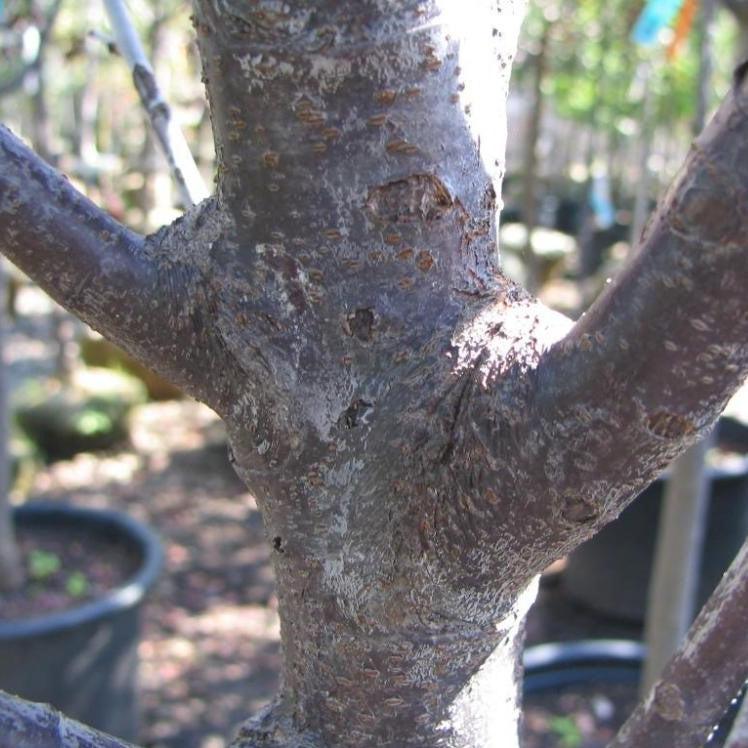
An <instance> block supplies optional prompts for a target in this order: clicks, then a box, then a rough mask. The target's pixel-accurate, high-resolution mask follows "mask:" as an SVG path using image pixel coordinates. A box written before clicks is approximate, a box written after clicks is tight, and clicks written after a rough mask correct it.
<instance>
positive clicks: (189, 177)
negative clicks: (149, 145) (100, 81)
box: [104, 0, 209, 207]
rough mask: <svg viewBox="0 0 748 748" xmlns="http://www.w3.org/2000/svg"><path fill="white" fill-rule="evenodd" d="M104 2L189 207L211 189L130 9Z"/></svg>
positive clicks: (111, 0) (118, 0)
mask: <svg viewBox="0 0 748 748" xmlns="http://www.w3.org/2000/svg"><path fill="white" fill-rule="evenodd" d="M104 5H105V7H106V11H107V14H108V15H109V21H110V23H111V24H112V31H113V32H114V36H115V39H116V40H117V48H118V49H119V52H120V54H121V55H122V56H123V57H124V58H125V60H126V61H127V64H128V65H129V66H130V70H131V71H132V78H133V82H134V83H135V88H136V90H137V92H138V95H139V96H140V100H141V102H142V103H143V106H144V107H145V110H146V112H147V113H148V117H149V118H150V120H151V125H152V126H153V130H154V132H155V133H156V139H157V140H158V142H159V145H160V146H161V150H162V151H163V153H164V155H165V156H166V160H167V161H168V163H169V168H170V169H171V172H172V175H173V176H174V180H175V181H176V183H177V187H178V188H179V192H180V195H181V198H182V201H183V202H184V204H185V206H187V207H189V206H190V205H196V204H197V203H199V202H201V201H202V200H204V199H205V198H206V197H208V195H209V193H208V189H207V187H206V186H205V182H204V181H203V178H202V177H201V176H200V172H199V171H198V168H197V165H196V164H195V160H194V159H193V158H192V154H191V153H190V149H189V146H188V145H187V141H186V140H185V139H184V134H183V133H182V131H181V129H180V128H179V125H177V124H176V122H174V119H173V118H172V116H171V109H170V107H169V105H168V103H167V102H166V100H165V99H164V97H163V95H162V93H161V90H160V89H159V87H158V83H157V82H156V78H155V76H154V74H153V68H152V67H151V64H150V63H149V61H148V58H147V57H146V55H145V52H144V51H143V47H142V45H141V43H140V39H139V37H138V34H137V31H136V30H135V28H134V27H133V25H132V22H131V21H130V17H129V15H128V13H127V8H126V7H125V4H124V3H123V2H122V1H121V0H104Z"/></svg>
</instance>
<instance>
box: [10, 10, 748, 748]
mask: <svg viewBox="0 0 748 748" xmlns="http://www.w3.org/2000/svg"><path fill="white" fill-rule="evenodd" d="M194 9H195V17H194V23H195V27H196V30H197V34H198V40H199V44H200V49H201V57H202V60H203V73H204V78H205V81H206V86H207V90H208V96H209V99H210V102H211V107H212V117H213V126H214V136H215V141H216V152H217V154H218V162H219V172H218V190H217V194H216V196H215V197H214V198H212V199H210V200H207V201H205V202H203V203H202V204H200V205H199V206H196V207H195V208H194V209H192V210H191V211H189V212H188V213H187V215H186V216H185V217H184V218H181V219H179V220H177V221H176V222H174V223H173V224H171V225H170V226H168V227H166V228H164V229H161V230H160V231H158V232H156V233H155V234H152V235H149V236H146V237H143V236H139V235H137V234H135V233H134V232H132V231H130V230H128V229H125V228H124V227H122V226H121V225H119V224H118V223H117V222H116V221H114V220H113V219H112V218H111V217H109V216H107V215H106V214H104V213H103V212H101V211H100V210H99V209H97V208H95V206H94V205H93V204H92V203H90V202H89V201H87V200H86V199H85V198H83V197H82V196H81V195H80V194H78V193H77V192H76V191H75V190H74V189H73V188H72V187H71V186H70V185H69V183H68V182H67V181H66V180H65V179H64V178H62V177H60V176H59V175H58V174H57V173H55V172H54V171H53V170H52V169H51V168H50V167H48V166H46V165H45V164H44V163H42V162H40V160H39V159H38V158H36V157H35V156H34V155H33V154H32V153H30V152H29V151H28V149H26V148H25V146H23V145H22V144H21V143H20V142H19V141H18V140H17V139H16V138H14V137H13V136H12V135H11V134H10V133H9V132H8V131H7V130H3V131H2V133H1V134H0V167H1V168H0V235H1V236H2V240H0V242H1V246H2V251H3V252H4V253H5V254H6V255H7V256H8V257H10V258H11V259H12V260H13V261H14V262H15V263H17V264H18V265H19V266H20V267H22V268H23V269H24V270H25V271H26V272H28V273H29V274H30V275H32V276H33V277H34V278H35V279H36V280H37V281H38V282H39V283H40V284H41V285H42V286H43V287H45V288H46V289H47V290H48V291H49V292H50V293H51V294H52V295H53V296H54V297H55V298H57V299H58V301H60V303H62V304H63V305H65V306H67V307H68V308H69V309H70V310H72V311H74V312H75V313H76V314H78V315H79V316H81V318H83V319H84V320H86V321H88V322H89V323H90V324H92V325H93V326H94V327H95V328H97V329H99V330H100V331H101V332H102V333H103V334H105V335H106V336H107V337H109V338H111V339H112V340H114V341H115V342H117V343H118V344H120V345H122V346H123V347H125V348H126V349H127V350H128V351H130V352H131V353H132V354H133V355H135V356H136V357H138V358H139V359H141V360H142V361H144V362H145V363H147V364H148V365H150V366H152V367H153V368H154V369H156V370H157V371H159V372H160V373H162V374H164V375H165V376H167V377H169V378H170V379H172V380H173V381H174V382H175V383H177V384H178V385H180V386H181V387H183V388H184V389H185V390H186V391H187V392H189V393H191V394H192V395H194V396H195V397H197V398H199V399H201V400H203V401H205V402H206V403H208V404H209V405H210V406H211V407H213V408H214V409H215V410H216V411H217V412H218V413H219V414H220V415H221V416H222V417H223V418H224V420H225V422H226V424H227V427H228V431H229V436H230V441H231V450H232V456H233V460H234V462H235V465H236V468H237V471H238V472H239V474H240V475H241V476H242V477H243V478H244V480H245V481H246V483H247V485H248V486H249V487H250V488H251V490H252V491H253V492H254V493H255V494H256V496H257V498H258V502H259V504H260V506H261V509H262V511H263V515H264V520H265V526H266V531H267V534H268V539H269V542H270V543H271V544H272V547H273V549H274V554H273V555H274V566H275V572H276V578H277V584H278V593H279V603H280V615H281V621H282V639H283V648H284V667H283V689H282V691H281V693H280V694H279V697H278V699H277V701H276V702H275V703H274V704H272V705H271V706H270V707H269V708H268V709H267V710H266V711H265V712H264V713H263V714H261V715H259V716H258V717H257V718H256V719H255V720H253V721H251V722H249V723H247V725H246V727H245V728H244V729H243V731H242V733H241V734H240V736H239V738H238V739H237V745H245V746H250V745H251V746H260V745H262V746H354V745H356V746H360V745H390V746H406V745H413V746H417V745H422V746H432V745H445V746H489V745H501V746H509V745H512V744H514V743H516V739H517V738H516V719H517V693H518V670H519V667H518V662H519V660H518V657H519V652H520V649H521V639H522V636H521V632H522V623H523V620H524V616H525V614H526V611H527V608H528V606H529V604H530V603H531V601H532V599H533V597H534V590H535V582H536V578H537V575H538V574H539V573H540V571H541V570H542V569H543V568H544V567H545V566H546V565H547V563H548V562H550V561H552V560H554V559H555V558H558V557H559V556H561V555H563V554H564V553H566V552H568V551H569V550H570V549H572V548H573V547H574V546H576V545H577V544H579V543H580V542H582V541H583V540H584V539H586V538H587V537H589V536H590V535H591V534H593V533H594V532H595V530H597V529H598V528H599V527H601V526H602V525H603V524H604V523H605V522H607V521H609V520H610V519H612V518H613V517H614V516H616V515H617V514H618V512H620V510H621V509H622V508H623V507H624V506H625V505H626V504H627V502H628V501H630V500H631V499H632V498H633V497H634V496H635V495H636V493H637V492H638V491H639V490H640V489H641V488H642V487H643V486H644V485H646V483H648V482H649V481H650V480H651V479H652V478H653V477H654V476H655V475H656V474H657V473H658V472H660V471H661V470H662V468H663V467H664V466H665V465H666V464H667V463H668V462H669V461H670V460H671V459H672V458H673V457H674V456H675V455H676V454H678V453H679V452H681V451H682V450H683V449H684V448H685V447H686V446H688V445H689V444H690V443H692V442H693V441H694V440H695V439H697V438H698V437H699V436H701V435H702V434H704V433H705V432H706V431H707V430H708V429H709V427H710V426H711V424H712V423H713V421H714V420H715V419H716V417H717V415H718V414H719V412H720V410H721V408H722V407H723V406H724V404H725V402H726V401H727V399H728V397H729V396H730V395H731V394H732V392H733V391H734V390H735V389H737V387H738V386H739V385H740V383H741V382H742V381H743V380H744V379H745V376H746V374H748V346H747V345H746V340H747V339H748V309H747V308H746V296H745V292H744V289H745V285H746V281H748V277H747V273H748V269H747V265H746V263H745V255H746V244H745V238H744V236H745V232H744V220H743V217H742V213H741V211H740V207H739V206H741V205H743V203H744V200H745V198H744V191H745V189H746V179H748V176H747V175H745V174H742V173H741V172H739V171H736V170H735V164H740V163H741V162H742V160H743V158H744V154H743V149H744V143H745V142H746V137H745V136H746V130H747V129H748V122H746V118H745V115H744V111H745V106H746V97H748V91H747V90H746V87H745V84H744V82H743V80H742V77H740V76H739V77H738V79H737V80H736V83H735V86H734V89H733V90H732V91H731V93H730V95H729V96H728V98H727V100H726V102H725V104H724V105H723V107H722V108H721V109H720V112H719V113H718V115H717V117H716V119H715V120H714V121H713V122H712V124H711V125H710V126H709V128H708V129H707V131H706V132H705V133H704V135H702V136H701V138H700V139H699V140H698V141H697V145H696V146H695V148H694V149H693V151H692V153H691V155H690V156H689V159H688V162H687V164H686V166H685V169H684V171H683V173H682V176H681V177H680V179H679V180H678V181H677V182H676V184H675V185H674V186H673V188H672V189H671V191H670V192H669V194H668V196H667V198H666V200H665V202H664V203H663V206H662V207H661V209H660V210H659V212H658V213H657V214H656V215H655V216H654V218H653V219H652V220H651V221H650V224H649V227H648V230H647V232H646V236H645V237H644V240H643V244H642V247H641V249H640V251H639V252H638V253H637V255H636V257H635V258H634V260H633V261H632V262H631V263H630V264H629V266H628V267H627V268H626V269H625V270H624V272H623V273H622V274H621V275H620V277H619V278H618V279H617V281H616V282H615V283H614V284H612V285H611V287H610V288H609V289H608V291H607V292H606V293H605V294H604V295H603V296H602V297H601V298H600V299H599V300H598V302H597V303H596V305H595V306H594V307H593V308H592V309H591V310H590V311H589V312H588V314H587V315H586V316H585V317H583V318H582V319H581V320H580V321H579V322H578V323H576V324H574V325H572V324H571V323H570V322H569V321H568V320H566V319H565V318H563V317H562V316H561V315H558V314H556V313H554V312H552V311H550V310H548V309H547V308H545V307H543V306H542V305H541V304H540V303H539V302H538V301H537V300H535V299H534V298H532V297H531V296H529V295H528V294H527V293H526V292H525V291H524V290H523V289H521V288H519V287H518V286H516V285H515V284H513V283H511V282H510V281H509V280H507V279H506V278H505V277H504V276H503V275H502V274H501V272H500V269H499V266H498V253H497V247H496V241H495V236H496V212H497V205H499V204H500V203H499V189H500V182H501V177H502V174H503V165H504V146H505V132H504V131H503V128H502V126H501V123H502V122H503V121H504V106H505V95H506V87H507V82H508V77H509V70H510V67H511V62H512V58H513V55H514V51H515V46H516V38H517V33H518V29H519V23H520V20H521V14H522V8H521V6H520V4H518V3H515V2H513V0H499V2H495V0H490V1H489V0H479V1H476V2H475V3H472V4H471V5H470V6H469V7H465V5H464V4H462V3H457V2H451V1H447V0H445V1H444V2H440V3H436V2H427V3H423V2H415V1H412V2H411V0H401V1H399V2H389V3H381V2H376V1H375V0H362V2H359V3H356V4H355V6H354V5H351V4H347V3H337V2H332V0H330V1H329V2H328V1H327V0H320V1H319V2H318V3H316V5H315V7H314V11H313V12H312V10H310V8H309V6H308V4H306V3H286V4H284V5H283V6H279V5H277V4H276V3H274V2H262V3H259V4H256V5H252V6H251V7H249V6H248V5H247V4H245V3H239V2H233V0H222V2H217V0H196V2H194ZM487 75H488V76H489V79H490V80H491V82H492V84H493V86H492V88H491V89H487V87H486V85H484V81H485V80H486V76H487ZM489 90H490V93H489V92H488V91H489ZM736 206H738V209H737V210H736ZM744 566H745V565H744V564H742V559H741V562H739V563H738V565H737V566H736V567H735V569H734V570H733V574H732V576H731V577H730V578H729V579H728V582H727V586H726V587H725V588H723V590H722V592H721V593H718V596H717V598H716V599H715V601H713V609H712V611H711V614H710V615H708V616H707V618H706V622H705V623H704V622H702V624H701V626H702V628H701V630H700V631H701V634H702V635H700V636H699V637H697V638H696V639H695V640H694V641H695V644H694V645H693V650H692V651H691V652H690V659H688V658H687V662H686V665H685V666H681V669H680V670H678V669H677V667H676V669H675V671H674V678H675V682H672V683H671V682H668V683H666V684H665V685H664V691H663V690H662V689H661V694H662V698H660V700H657V699H655V700H654V701H653V702H652V703H651V704H650V712H651V711H652V709H653V710H654V712H653V713H654V718H656V719H659V720H660V722H663V723H664V724H663V725H660V724H659V723H658V726H659V727H660V732H659V733H658V737H657V739H658V740H659V741H660V742H658V743H656V744H657V745H663V744H668V742H667V731H668V730H670V731H671V733H673V732H674V731H680V732H681V733H683V734H687V736H688V739H689V740H691V741H693V742H692V743H688V744H694V745H697V744H698V742H697V741H698V740H699V739H701V737H703V736H702V733H703V731H704V729H707V727H708V724H707V722H708V719H709V718H713V717H714V716H716V714H718V713H719V712H718V711H715V710H718V709H719V708H720V705H721V707H722V708H724V706H725V693H734V692H735V691H736V690H737V686H738V684H739V683H740V682H741V681H742V679H744V678H745V668H744V665H743V663H744V662H745V661H746V660H745V656H748V652H746V651H745V650H746V648H748V641H746V637H745V636H744V633H743V631H742V629H737V628H736V627H735V626H734V625H733V627H732V628H730V627H727V628H726V629H724V630H723V631H721V634H723V638H722V641H730V643H731V644H733V645H734V648H733V650H731V659H730V660H729V661H727V662H725V661H724V658H723V659H722V660H719V663H718V664H720V665H722V666H723V671H722V679H721V681H720V683H719V684H718V686H716V687H714V688H712V689H710V690H709V691H708V694H707V695H708V696H709V697H710V698H709V699H708V700H707V702H708V703H707V704H706V705H705V704H704V699H703V696H704V694H705V693H706V691H704V689H703V688H701V686H702V685H703V683H702V682H701V681H694V680H689V679H688V678H685V679H684V678H683V677H682V676H681V677H680V679H678V678H679V673H681V671H682V670H683V668H684V667H685V668H686V670H687V667H688V663H697V662H700V660H699V658H698V656H696V655H695V654H694V653H695V652H696V653H699V654H701V653H702V650H703V647H708V646H709V645H710V644H712V643H713V641H714V640H715V638H717V634H718V633H720V632H717V629H716V628H715V623H714V622H715V620H716V619H717V616H716V613H717V612H719V611H720V610H721V609H723V608H727V609H728V612H730V613H731V614H732V615H731V617H729V618H728V620H730V621H732V623H733V624H734V622H735V621H736V620H740V618H739V616H740V614H742V613H744V611H745V594H744V592H745V576H746V575H745V568H744ZM720 595H721V596H720ZM728 603H729V605H728ZM730 606H732V607H731V608H730ZM704 627H706V628H704ZM727 634H731V635H730V636H729V637H728V636H727ZM700 647H701V648H700ZM743 655H745V656H743ZM674 689H675V690H674ZM730 689H731V690H730ZM699 699H701V701H699ZM691 700H693V701H694V703H697V702H698V704H699V705H700V706H703V708H701V709H699V712H698V714H699V717H700V720H701V721H699V723H698V724H693V720H691V719H690V718H691V717H692V716H693V713H694V712H693V711H690V710H689V709H688V705H689V703H690V702H691ZM4 703H7V702H4ZM673 704H675V707H673ZM671 707H672V708H671ZM25 709H26V711H25V712H23V714H26V715H27V716H28V715H29V714H30V712H29V711H28V708H25ZM710 709H711V711H709V710H710ZM17 717H18V719H19V720H21V717H22V714H21V713H18V712H17ZM646 719H648V717H646V715H645V717H643V718H642V717H639V718H638V720H639V722H638V724H639V725H642V724H646ZM705 720H707V721H705ZM17 724H23V722H22V721H19V722H18V723H17ZM632 734H634V733H633V732H632ZM663 734H664V735H665V736H666V737H665V742H664V743H663V742H662V736H663ZM628 744H629V745H636V746H637V748H639V746H643V745H646V742H642V741H641V740H639V742H629V743H628ZM672 744H673V745H675V744H676V743H672ZM682 744H684V745H685V744H686V743H682ZM653 745H654V744H653Z"/></svg>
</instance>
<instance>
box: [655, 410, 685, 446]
mask: <svg viewBox="0 0 748 748" xmlns="http://www.w3.org/2000/svg"><path fill="white" fill-rule="evenodd" d="M647 430H648V431H649V432H650V433H652V434H654V435H655V436H659V437H660V438H661V439H680V438H681V437H683V436H689V435H690V434H693V433H694V432H695V431H696V429H695V428H694V425H693V424H692V423H691V421H689V420H688V419H687V418H684V417H683V416H679V415H678V414H677V413H668V412H667V411H665V410H658V411H657V412H656V413H654V414H653V415H651V416H649V418H647Z"/></svg>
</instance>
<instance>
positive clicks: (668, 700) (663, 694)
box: [654, 683, 686, 722]
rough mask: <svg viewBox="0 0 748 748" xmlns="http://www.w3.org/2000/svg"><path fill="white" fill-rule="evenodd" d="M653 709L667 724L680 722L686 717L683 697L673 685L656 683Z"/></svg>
mask: <svg viewBox="0 0 748 748" xmlns="http://www.w3.org/2000/svg"><path fill="white" fill-rule="evenodd" d="M654 708H655V711H656V712H657V714H658V715H659V716H660V717H662V719H664V720H666V721H668V722H680V720H682V719H683V718H684V717H685V716H686V704H685V702H684V701H683V695H682V694H681V692H680V688H678V686H676V685H675V684H674V683H658V684H657V685H656V686H655V692H654Z"/></svg>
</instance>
